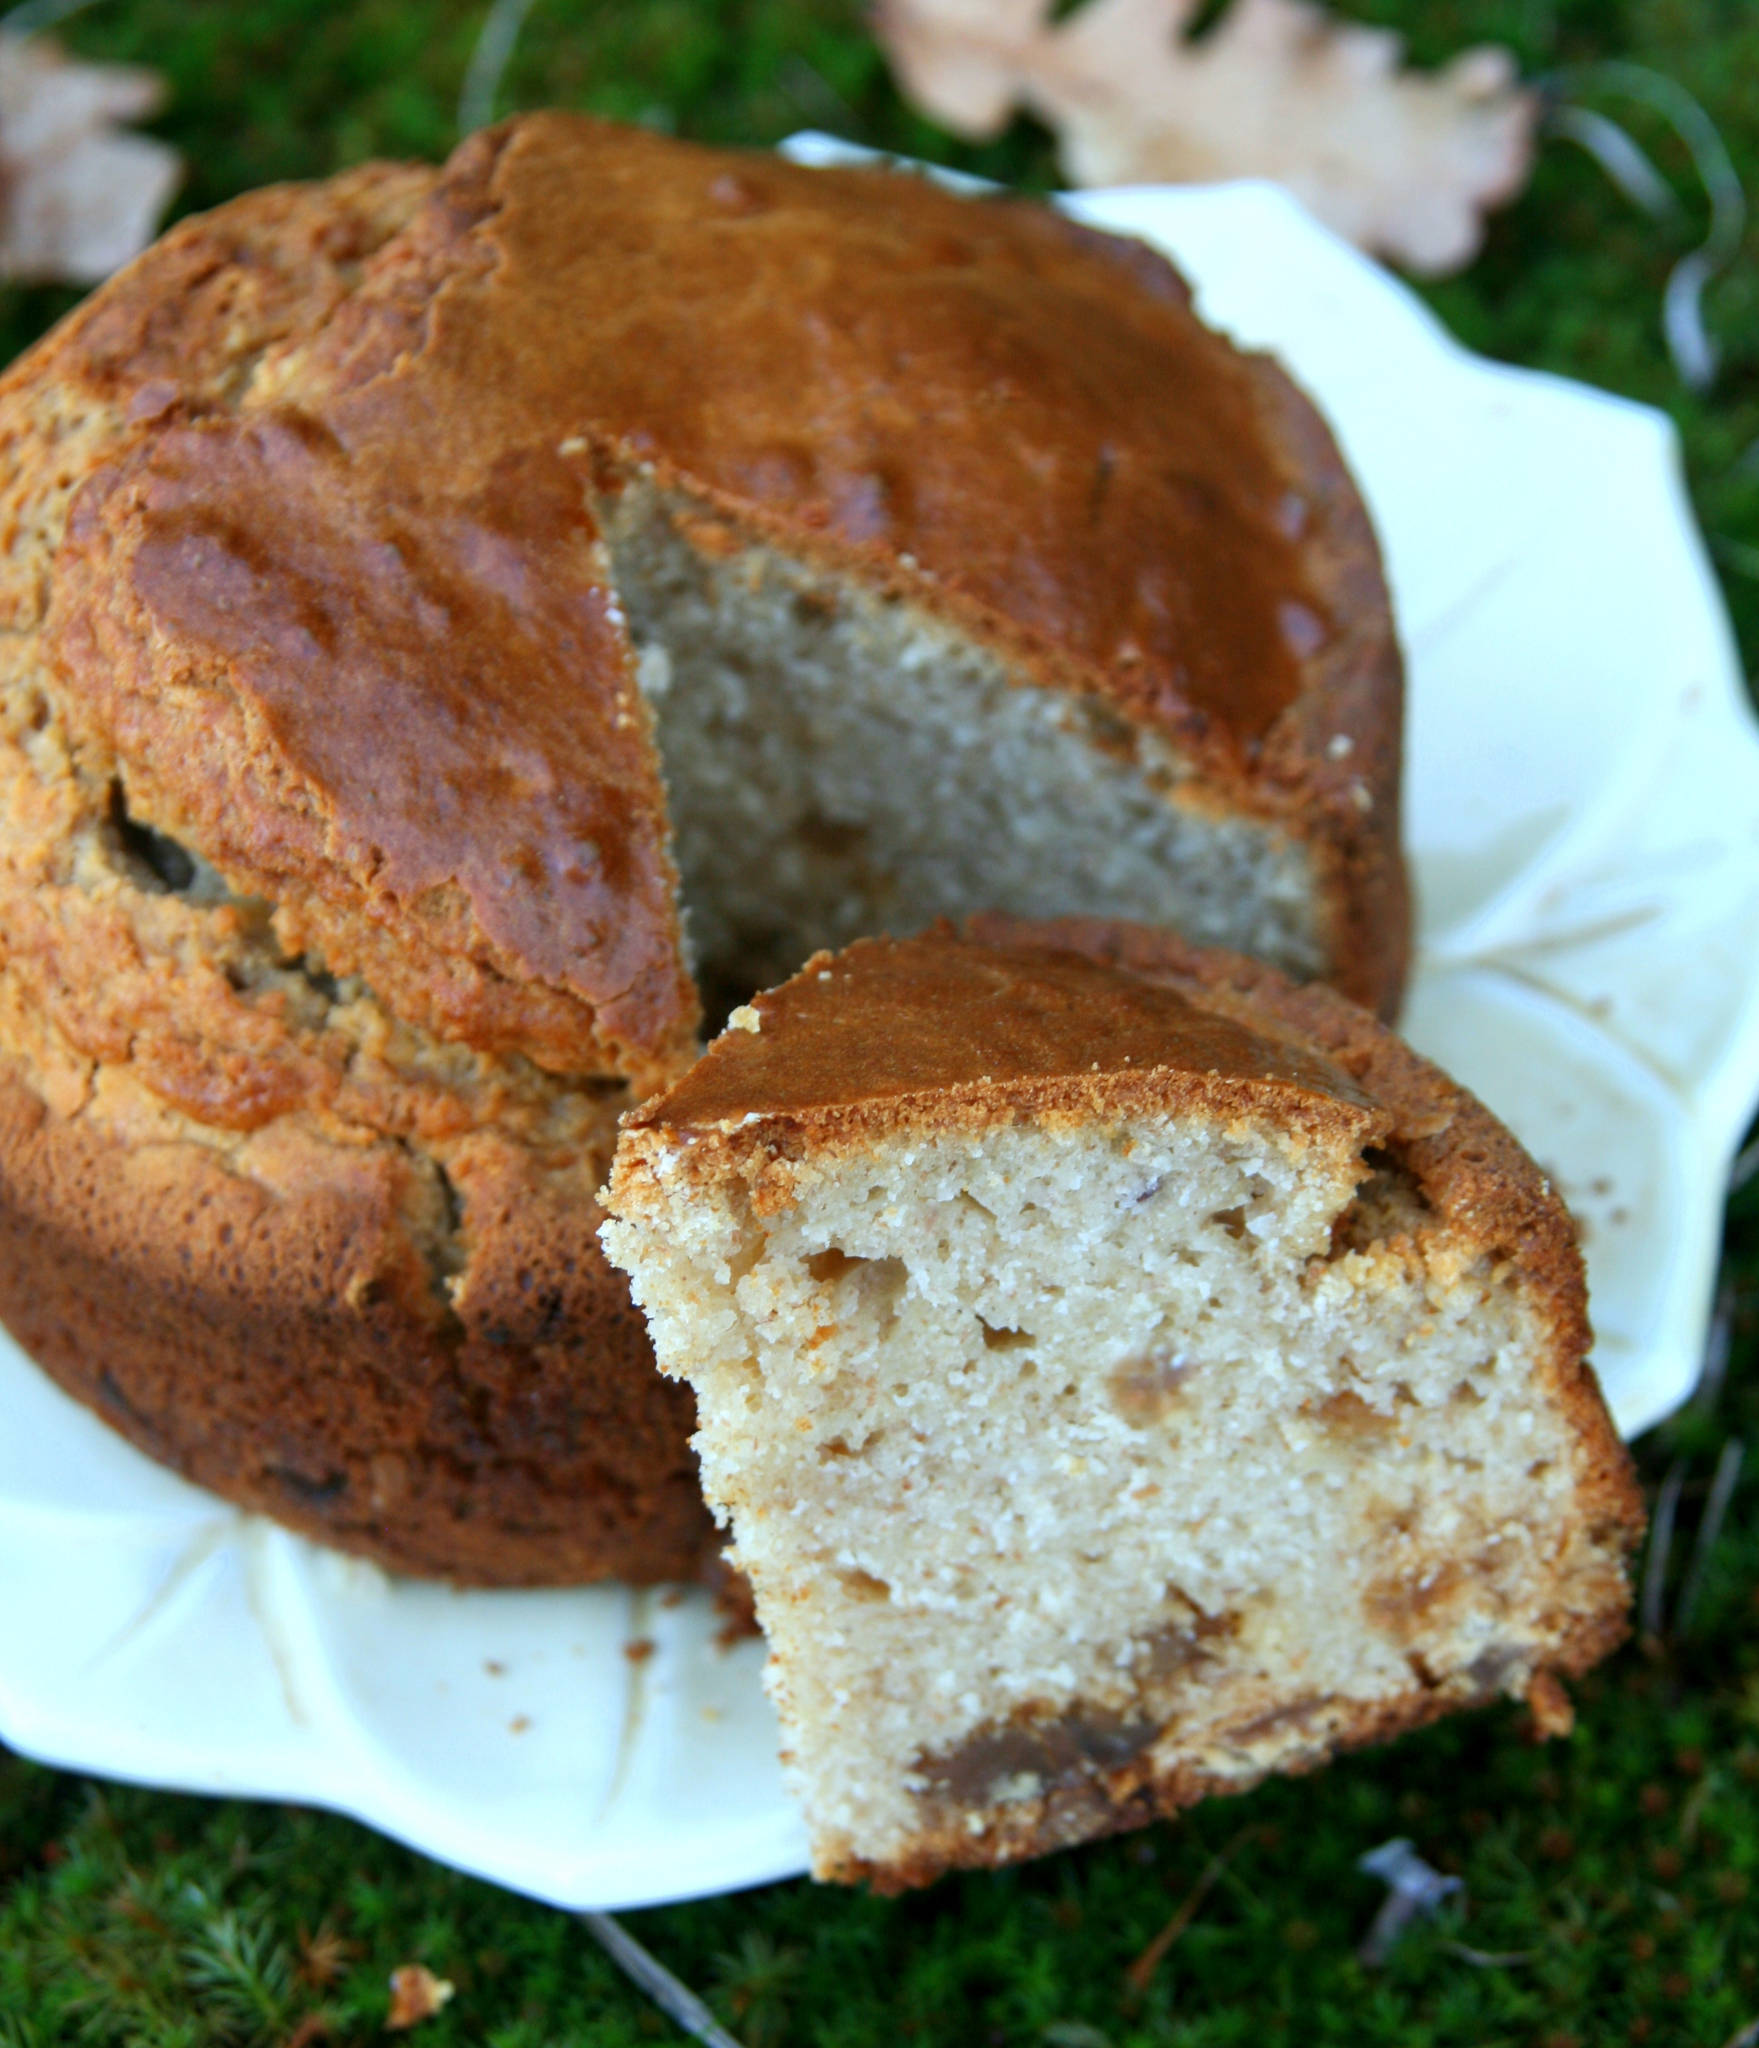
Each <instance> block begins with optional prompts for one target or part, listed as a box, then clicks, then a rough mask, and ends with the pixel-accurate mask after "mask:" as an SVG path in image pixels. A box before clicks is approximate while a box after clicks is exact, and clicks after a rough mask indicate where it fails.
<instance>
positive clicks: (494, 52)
mask: <svg viewBox="0 0 1759 2048" xmlns="http://www.w3.org/2000/svg"><path fill="white" fill-rule="evenodd" d="M531 9H532V0H494V5H493V6H492V7H491V8H490V9H489V11H488V13H487V14H486V15H485V16H484V17H483V25H482V28H481V30H480V32H479V33H478V35H477V39H476V48H475V49H474V50H472V51H471V53H470V62H469V64H468V65H467V66H466V67H465V72H464V83H463V85H462V86H461V87H460V88H459V92H458V132H459V134H460V135H474V134H475V133H476V131H477V130H478V129H479V128H486V127H487V126H488V125H489V123H490V122H491V121H492V120H493V119H494V118H495V95H496V93H498V92H499V91H500V90H501V80H502V79H503V78H505V77H506V75H507V66H508V65H509V64H510V63H511V62H512V61H513V49H514V45H515V44H516V43H517V42H518V41H519V31H520V30H521V29H522V28H523V27H524V26H525V17H526V16H527V15H528V14H529V13H530V12H531Z"/></svg>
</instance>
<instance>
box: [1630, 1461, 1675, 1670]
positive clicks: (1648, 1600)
mask: <svg viewBox="0 0 1759 2048" xmlns="http://www.w3.org/2000/svg"><path fill="white" fill-rule="evenodd" d="M1685 1483H1686V1461H1685V1459H1684V1458H1676V1459H1675V1460H1674V1461H1673V1463H1672V1464H1671V1465H1670V1466H1669V1467H1668V1468H1667V1476H1666V1478H1664V1479H1663V1480H1662V1482H1661V1491H1660V1493H1659V1494H1657V1495H1656V1498H1655V1514H1654V1517H1653V1519H1652V1520H1651V1522H1650V1524H1649V1555H1648V1556H1647V1557H1646V1558H1645V1559H1644V1560H1643V1590H1642V1592H1641V1594H1640V1595H1639V1596H1638V1599H1637V1626H1638V1628H1639V1630H1640V1632H1641V1633H1642V1634H1643V1635H1645V1636H1647V1637H1651V1638H1653V1639H1654V1640H1655V1641H1656V1642H1659V1641H1660V1640H1661V1631H1662V1623H1663V1615H1662V1607H1663V1604H1664V1602H1665V1601H1666V1598H1667V1561H1668V1557H1669V1555H1670V1553H1671V1552H1672V1550H1673V1525H1674V1517H1675V1515H1676V1514H1678V1513H1679V1506H1680V1489H1681V1488H1682V1487H1683V1486H1684V1485H1685Z"/></svg>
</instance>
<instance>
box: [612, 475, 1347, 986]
mask: <svg viewBox="0 0 1759 2048" xmlns="http://www.w3.org/2000/svg"><path fill="white" fill-rule="evenodd" d="M601 513H602V517H603V519H604V523H605V530H606V536H607V540H608V543H609V546H610V551H611V560H612V572H613V581H614V582H615V585H616V588H617V593H618V598H619V602H620V603H621V605H622V607H623V610H624V613H625V615H626V618H627V620H628V623H629V628H630V632H631V635H632V637H633V639H634V641H635V643H636V646H637V649H638V650H639V674H640V678H641V681H642V685H643V688H644V691H645V694H646V695H647V698H648V701H649V703H650V705H651V707H652V709H653V712H654V719H655V726H656V735H657V739H658V743H659V750H660V756H661V761H662V764H663V768H664V773H665V779H666V784H667V789H668V793H669V807H670V811H671V817H672V831H673V845H674V854H675V857H676V859H677V862H678V867H679V870H680V874H681V877H682V889H683V898H684V903H685V905H686V908H687V911H688V918H689V927H688V929H689V935H690V941H691V945H692V949H693V952H694V955H695V964H696V967H697V969H698V972H699V978H700V979H701V980H702V981H703V982H704V983H705V984H706V985H707V989H708V992H709V994H710V997H711V1002H710V1009H711V1016H712V1017H713V1018H714V1019H715V1020H717V1021H718V1018H719V1016H720V1015H724V1013H725V1011H726V1009H727V1008H728V1007H730V1006H731V1004H732V1003H733V1002H736V1001H739V1000H742V999H743V997H744V995H746V994H748V993H749V992H750V990H751V989H752V988H753V987H763V986H768V985H771V984H773V983H775V982H778V981H780V980H782V979H784V978H785V977H786V976H787V975H789V974H791V973H792V972H793V971H794V969H795V968H796V967H798V966H799V965H800V962H801V961H802V960H803V959H805V958H806V956H807V955H808V954H809V953H811V952H812V951H813V950H814V949H815V948H817V947H819V946H831V947H835V946H839V945H843V944H845V943H847V942H848V941H850V940H851V939H854V938H857V937H861V936H864V935H869V934H880V933H886V934H894V935H901V934H904V933H909V932H915V931H919V930H921V929H923V928H924V927H925V926H926V925H929V924H931V923H932V922H933V921H934V920H935V919H936V918H937V917H943V916H946V917H956V916H962V915H964V914H966V913H968V912H971V911H973V910H1005V911H1011V912H1013V913H1014V914H1016V915H1018V916H1026V917H1060V916H1070V915H1096V916H1113V917H1131V918H1139V919H1143V920H1145V921H1147V922H1150V923H1158V924H1163V925H1170V926H1172V927H1174V928H1175V929H1177V930H1179V931H1181V932H1183V933H1184V934H1185V935H1186V936H1187V937H1188V938H1190V939H1192V940H1194V941H1196V942H1197V943H1200V944H1205V945H1224V946H1228V947H1232V948H1234V949H1235V950H1238V951H1243V952H1247V953H1252V954H1255V955H1257V956H1258V957H1260V958H1263V959H1266V960H1269V961H1271V962H1272V963H1273V964H1275V965H1277V966H1280V967H1282V968H1283V969H1284V970H1285V971H1286V972H1288V973H1290V974H1292V975H1295V976H1297V977H1299V978H1308V977H1311V976H1313V975H1316V974H1320V973H1323V972H1324V970H1325V966H1326V960H1325V955H1324V948H1323V945H1322V943H1321V938H1320V935H1319V933H1318V931H1317V929H1316V925H1315V919H1314V908H1313V905H1314V898H1315V883H1314V877H1313V874H1312V870H1311V861H1310V858H1309V856H1308V854H1307V852H1306V851H1305V849H1304V848H1303V847H1301V846H1300V845H1299V844H1297V843H1296V842H1295V841H1293V840H1291V839H1290V838H1289V837H1288V836H1287V835H1286V834H1284V833H1282V832H1281V831H1279V830H1277V829H1276V828H1275V827H1273V826H1271V825H1269V824H1266V823H1263V822H1260V821H1256V820H1252V819H1249V818H1245V817H1243V816H1240V815H1228V816H1222V815H1218V814H1215V813H1214V812H1213V811H1205V810H1204V809H1202V808H1200V807H1199V806H1197V805H1195V804H1192V803H1188V802H1186V801H1183V800H1182V798H1181V794H1180V791H1181V786H1182V784H1183V783H1184V782H1185V781H1186V779H1187V778H1186V774H1185V771H1184V770H1183V768H1182V766H1181V764H1180V762H1179V761H1178V759H1177V757H1176V756H1175V755H1174V753H1173V752H1172V750H1171V749H1170V748H1169V747H1168V746H1166V745H1165V744H1164V743H1162V742H1159V741H1157V740H1155V739H1154V738H1153V737H1152V736H1150V735H1146V734H1144V733H1141V732H1137V731H1134V730H1132V729H1130V728H1129V727H1127V726H1126V725H1125V724H1124V723H1123V721H1121V720H1119V719H1118V718H1117V716H1116V715H1115V714H1113V713H1110V712H1108V711H1107V710H1106V708H1105V707H1104V706H1102V705H1099V704H1097V703H1094V702H1091V701H1084V700H1080V699H1077V698H1074V697H1071V696H1069V695H1068V694H1067V693H1065V692H1062V691H1053V690H1048V689H1044V688H1040V687H1036V686H1033V685H1030V684H1024V683H1020V682H1017V681H1014V680H1011V679H1010V675H1009V672H1008V669H1007V667H1006V666H1005V665H1004V663H1003V662H1002V661H1001V660H1000V659H999V658H998V657H997V656H996V655H995V654H993V653H991V652H990V651H989V650H987V649H985V648H983V647H981V646H979V645H978V644H976V643H975V642H974V641H972V640H970V639H968V638H966V637H964V636H962V635H961V634H959V633H958V632H956V631H954V630H953V629H952V628H951V627H949V626H947V625H945V624H943V623H941V622H939V621H937V620H935V619H933V618H931V617H929V616H928V614H927V613H926V612H924V611H923V610H921V609H920V608H918V607H916V606H914V605H912V604H911V603H910V602H908V601H907V600H905V599H903V598H898V597H890V596H885V595H881V594H878V593H876V592H874V591H872V590H869V589H865V588H863V587H861V586H860V585H858V584H857V583H856V582H855V581H854V580H853V579H850V578H846V577H845V578H837V577H833V576H832V575H830V574H829V573H828V572H825V571H822V570H818V569H815V568H814V567H812V566H811V565H808V564H806V563H803V562H800V561H797V560H794V559H791V558H790V557H788V556H786V555H784V554H782V553H780V552H778V551H777V550H776V549H774V548H771V547H768V546H764V545H761V544H758V543H755V542H750V541H747V540H744V539H742V538H740V537H738V536H735V535H734V534H733V533H732V531H731V529H729V528H726V527H724V526H716V525H714V524H712V523H711V522H706V521H705V520H704V519H703V518H702V517H701V516H700V514H698V513H693V512H692V511H691V509H690V508H689V507H688V506H687V505H686V504H685V503H684V502H683V501H681V500H680V499H678V498H676V497H672V498H668V496H667V495H666V494H664V493H662V492H661V491H660V490H659V489H657V488H656V487H654V486H653V485H651V484H646V483H640V482H637V483H632V484H630V485H628V486H626V487H625V488H624V490H623V491H622V492H620V493H619V494H618V496H617V497H616V498H615V499H613V500H610V501H609V502H607V503H606V504H605V505H604V506H602V507H601ZM717 996H718V997H719V998H720V1000H719V1001H718V1002H717V1001H715V1000H714V998H715V997H717Z"/></svg>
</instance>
